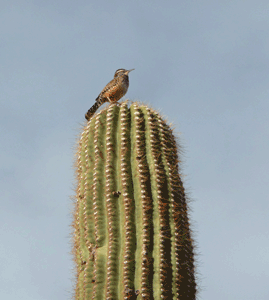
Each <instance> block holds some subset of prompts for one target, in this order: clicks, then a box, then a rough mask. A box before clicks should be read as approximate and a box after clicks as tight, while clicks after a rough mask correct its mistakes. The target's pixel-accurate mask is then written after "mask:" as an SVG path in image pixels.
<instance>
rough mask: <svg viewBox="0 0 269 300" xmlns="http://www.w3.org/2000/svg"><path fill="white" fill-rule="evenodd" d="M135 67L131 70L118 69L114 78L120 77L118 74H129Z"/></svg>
mask: <svg viewBox="0 0 269 300" xmlns="http://www.w3.org/2000/svg"><path fill="white" fill-rule="evenodd" d="M133 70H134V69H131V70H125V69H118V70H117V71H116V72H115V75H114V78H115V77H118V76H122V75H127V76H128V74H129V73H130V72H131V71H133Z"/></svg>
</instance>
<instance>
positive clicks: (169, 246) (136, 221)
mask: <svg viewBox="0 0 269 300" xmlns="http://www.w3.org/2000/svg"><path fill="white" fill-rule="evenodd" d="M178 162H179V160H178V149H177V144H176V141H175V138H174V136H173V134H172V130H171V128H170V127H169V126H168V125H167V124H166V123H165V121H164V120H163V119H162V118H161V116H160V115H159V114H158V113H157V112H155V111H154V110H152V109H150V108H148V107H147V106H144V105H141V106H140V105H139V104H136V103H134V104H132V105H131V106H130V108H129V107H128V104H127V103H126V102H123V103H121V104H118V105H110V106H109V108H108V109H104V110H103V111H101V112H100V113H99V114H97V115H96V116H95V117H93V118H92V119H91V120H90V121H89V122H88V123H87V125H86V126H85V128H84V130H83V132H82V134H81V138H80V141H79V146H78V151H77V161H76V174H77V195H76V205H75V210H74V222H73V227H74V249H73V250H74V257H75V262H76V266H77V282H76V289H75V299H76V300H80V299H81V300H82V299H100V300H101V299H113V300H114V299H119V300H121V299H169V300H170V299H180V300H182V299H195V295H196V283H195V272H194V255H193V241H192V239H191V235H190V234H191V233H190V229H189V220H188V213H187V203H186V197H185V192H184V188H183V185H182V181H181V179H180V174H179V169H178Z"/></svg>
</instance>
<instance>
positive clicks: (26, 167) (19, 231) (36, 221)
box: [0, 0, 269, 300]
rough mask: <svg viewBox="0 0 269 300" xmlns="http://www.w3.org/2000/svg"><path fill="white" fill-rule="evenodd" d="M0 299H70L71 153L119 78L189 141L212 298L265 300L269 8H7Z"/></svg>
mask: <svg viewBox="0 0 269 300" xmlns="http://www.w3.org/2000/svg"><path fill="white" fill-rule="evenodd" d="M0 46H1V48H0V49H1V51H0V63H1V64H0V66H1V68H0V91H1V92H0V104H1V109H0V138H1V139H0V141H1V147H0V157H1V169H0V175H1V182H0V190H1V210H0V220H1V223H0V224H1V226H0V236H1V243H0V259H1V261H0V265H1V268H0V298H1V299H5V300H17V299H20V300H48V299H49V300H66V299H70V296H71V293H72V289H73V287H72V284H73V282H72V278H73V274H72V268H73V263H72V257H71V256H70V255H69V252H70V250H71V245H70V239H69V233H70V224H71V222H72V219H71V215H70V211H71V201H70V199H69V196H70V195H72V194H73V191H72V188H73V183H74V170H73V168H72V164H73V156H74V145H75V142H76V137H77V136H78V134H79V132H80V128H81V125H82V124H83V123H84V122H85V121H84V114H85V112H86V111H87V110H88V109H89V108H90V106H91V105H92V104H93V103H94V100H95V98H96V97H97V95H98V94H99V92H100V91H101V89H102V88H103V87H104V86H105V84H106V83H108V82H109V81H110V80H111V79H112V77H113V75H114V72H115V70H116V69H119V68H126V69H131V68H135V71H133V72H132V73H130V87H129V91H128V93H127V95H126V97H125V99H126V98H129V99H131V100H140V101H142V102H145V103H148V104H149V105H150V106H152V107H153V108H155V109H157V110H160V111H161V113H162V114H163V115H165V116H166V117H167V118H168V120H169V121H170V122H172V123H173V124H174V126H175V128H176V131H177V132H178V133H180V138H181V142H182V145H183V147H184V149H185V154H184V157H183V160H184V174H185V177H184V182H185V187H186V188H187V191H188V192H189V194H190V196H191V198H192V199H193V202H192V203H191V208H192V212H191V220H192V227H193V229H194V232H195V234H194V238H195V240H196V242H197V245H198V251H197V252H198V253H199V255H198V257H197V259H198V262H199V263H198V271H199V274H200V276H199V281H198V284H199V286H200V290H201V291H200V294H199V299H204V300H216V299H218V300H227V299H228V300H240V299H244V300H256V299H257V300H268V299H269V287H268V282H269V271H268V270H269V196H268V194H269V187H268V183H269V175H268V167H269V159H268V156H269V139H268V137H269V126H268V120H269V113H268V112H269V101H268V96H269V85H268V80H269V2H268V1H259V0H256V1H248V0H241V1H239V0H234V1H224V0H223V1H207V0H205V1H193V0H190V1H186V0H184V1H183V0H177V1H169V0H168V1H159V0H154V1H147V0H144V1H140V0H137V1H118V0H113V1H101V0H99V1H89V0H88V1H86V0H85V1H82V0H77V1H70V0H65V1H64V0H53V1H52V0H46V1H41V0H39V1H34V0H28V1H24V0H20V1H13V0H7V1H3V0H0Z"/></svg>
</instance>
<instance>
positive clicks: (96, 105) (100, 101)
mask: <svg viewBox="0 0 269 300" xmlns="http://www.w3.org/2000/svg"><path fill="white" fill-rule="evenodd" d="M107 101H108V100H107V99H106V98H97V99H96V102H95V103H94V105H93V106H92V107H91V108H90V109H89V110H88V111H87V113H86V114H85V119H86V120H88V121H89V120H90V118H91V117H92V116H93V115H94V114H95V112H96V111H97V109H98V108H99V107H100V106H101V105H102V104H104V103H105V102H107Z"/></svg>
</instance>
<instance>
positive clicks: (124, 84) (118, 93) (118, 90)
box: [103, 76, 129, 102]
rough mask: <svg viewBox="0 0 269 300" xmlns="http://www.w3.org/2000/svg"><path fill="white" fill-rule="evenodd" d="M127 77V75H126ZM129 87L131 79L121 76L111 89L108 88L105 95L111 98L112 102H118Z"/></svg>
mask: <svg viewBox="0 0 269 300" xmlns="http://www.w3.org/2000/svg"><path fill="white" fill-rule="evenodd" d="M126 77H127V76H126ZM128 87H129V80H128V77H127V78H119V80H118V81H117V82H116V84H115V85H113V86H111V88H110V89H109V90H107V91H106V92H105V93H104V94H103V97H105V98H107V97H108V98H109V99H110V100H111V102H117V101H118V100H120V98H122V97H123V96H124V95H125V94H126V93H127V90H128Z"/></svg>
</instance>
